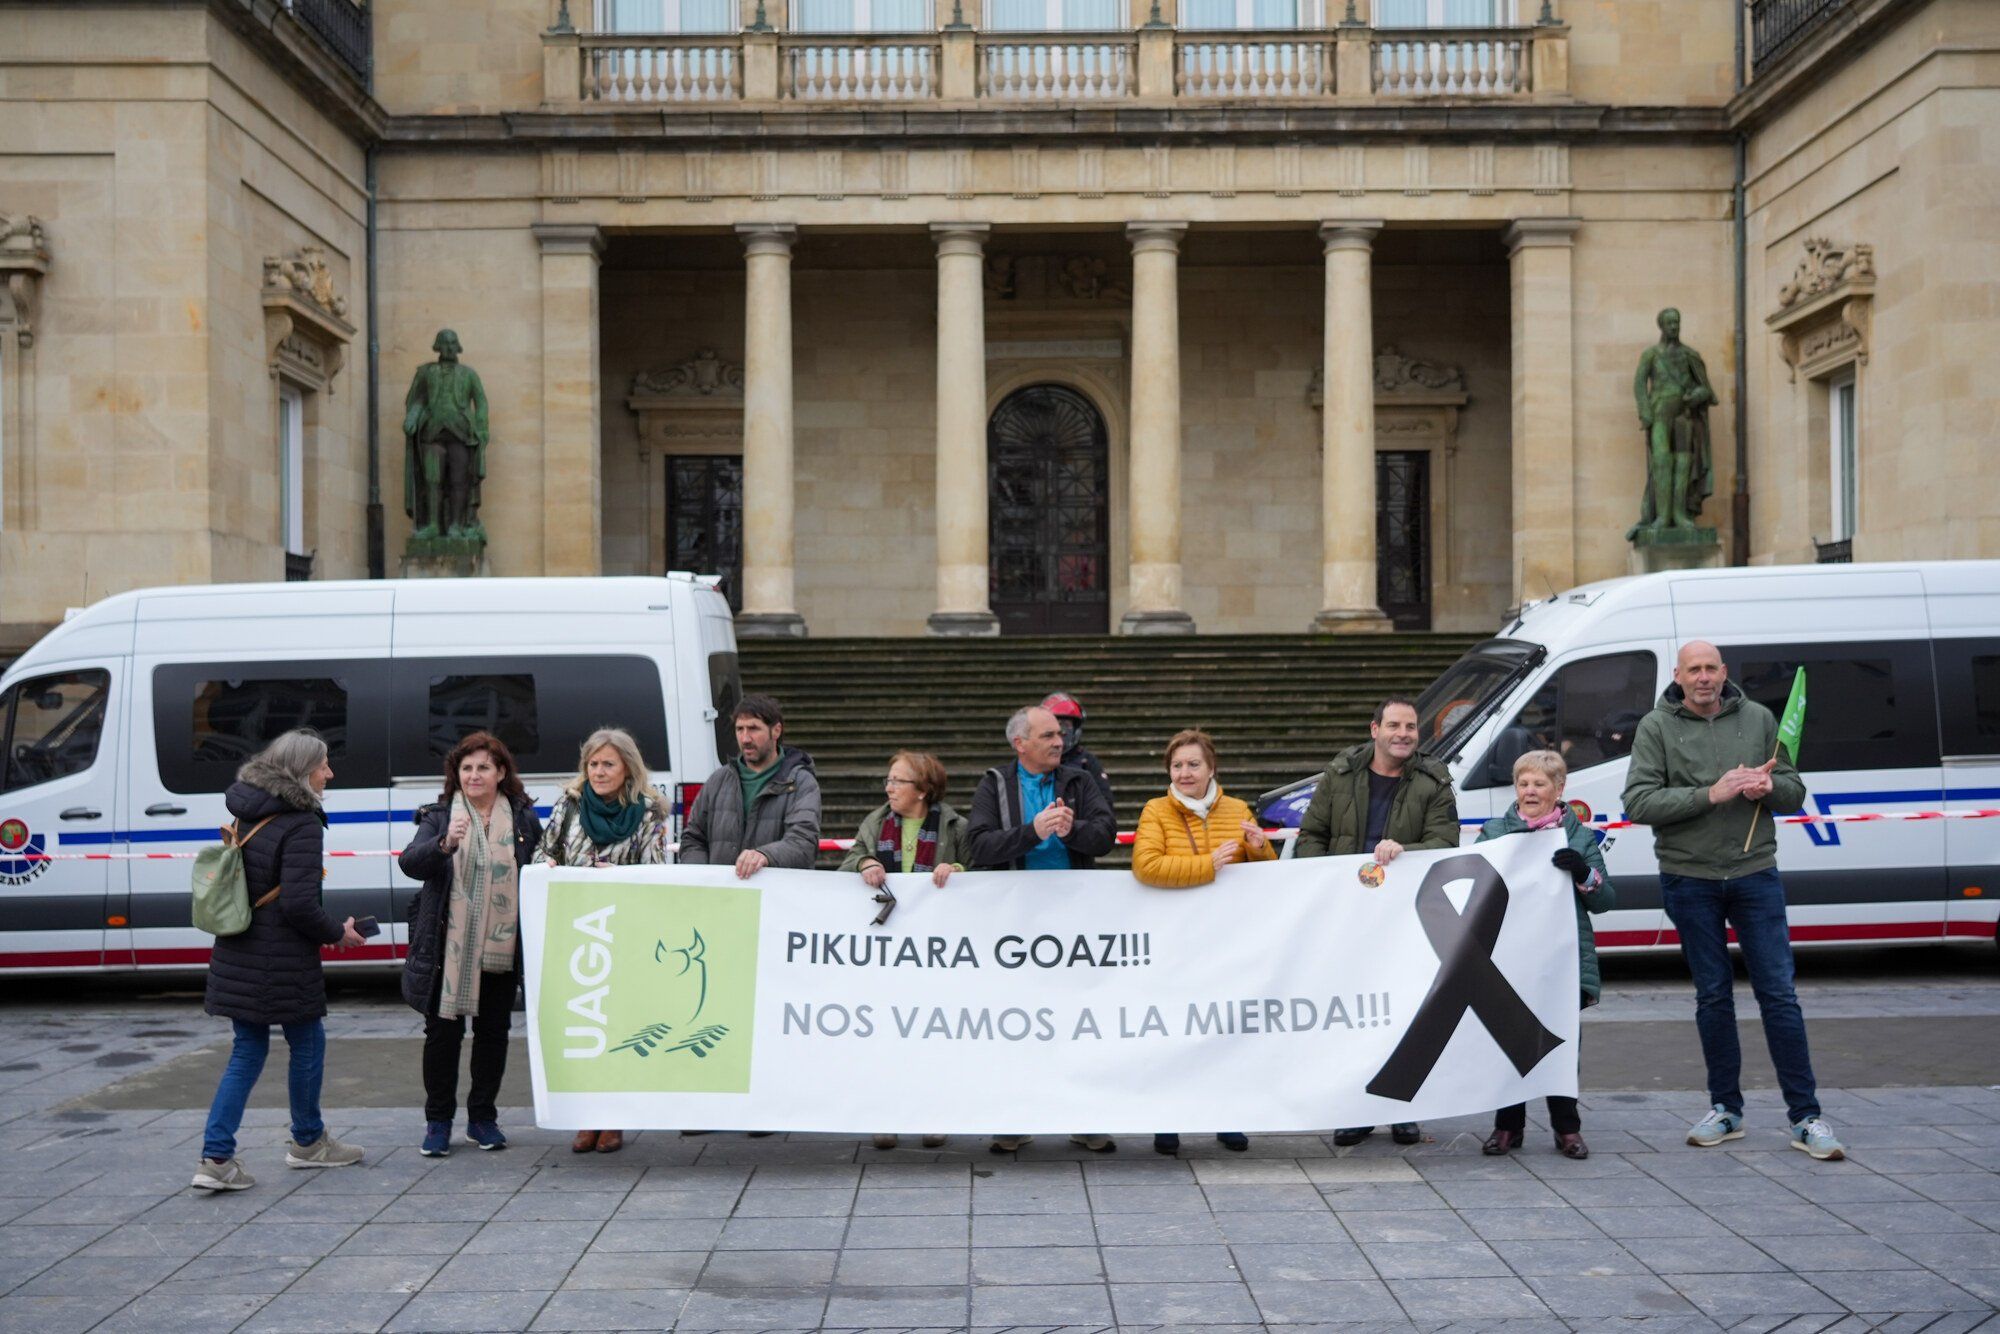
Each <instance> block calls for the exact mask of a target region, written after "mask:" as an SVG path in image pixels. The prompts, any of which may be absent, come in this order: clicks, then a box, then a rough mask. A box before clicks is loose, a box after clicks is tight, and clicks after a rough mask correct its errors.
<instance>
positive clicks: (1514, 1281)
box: [1388, 1276, 1622, 1322]
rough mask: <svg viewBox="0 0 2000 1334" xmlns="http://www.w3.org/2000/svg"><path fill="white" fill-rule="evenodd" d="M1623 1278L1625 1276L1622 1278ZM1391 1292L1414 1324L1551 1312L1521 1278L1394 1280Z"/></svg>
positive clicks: (1390, 1286)
mask: <svg viewBox="0 0 2000 1334" xmlns="http://www.w3.org/2000/svg"><path fill="white" fill-rule="evenodd" d="M1621 1277H1622V1276H1621ZM1388 1282H1389V1291H1390V1292H1391V1293H1393V1294H1394V1295H1395V1298H1396V1300H1397V1301H1399V1302H1401V1303H1402V1304H1403V1310H1404V1312H1405V1313H1407V1314H1408V1315H1409V1317H1410V1319H1412V1320H1416V1321H1420V1322H1421V1321H1426V1320H1470V1319H1478V1320H1500V1319H1519V1318H1526V1317H1532V1316H1546V1315H1548V1314H1549V1308H1548V1307H1547V1305H1545V1304H1544V1303H1543V1301H1542V1299H1541V1298H1540V1297H1538V1296H1536V1295H1535V1291H1534V1289H1532V1288H1530V1287H1529V1286H1528V1284H1527V1281H1526V1280H1524V1279H1518V1278H1392V1279H1390V1280H1389V1281H1388Z"/></svg>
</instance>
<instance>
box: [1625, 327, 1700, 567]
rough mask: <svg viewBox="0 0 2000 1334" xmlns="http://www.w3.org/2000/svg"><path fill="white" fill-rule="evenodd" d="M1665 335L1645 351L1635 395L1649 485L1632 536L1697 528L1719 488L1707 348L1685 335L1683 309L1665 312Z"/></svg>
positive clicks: (1634, 385) (1627, 535) (1627, 537)
mask: <svg viewBox="0 0 2000 1334" xmlns="http://www.w3.org/2000/svg"><path fill="white" fill-rule="evenodd" d="M1657 323H1658V324H1659V326H1660V341H1659V342H1657V343H1655V344H1653V346H1651V347H1649V348H1647V349H1646V350H1645V351H1644V352H1643V353H1641V354H1640V355H1639V370H1638V373H1637V374H1636V375H1634V376H1633V377H1632V396H1633V397H1634V398H1635V399H1637V400H1638V403H1639V425H1640V426H1641V427H1643V428H1644V429H1645V432H1646V490H1645V493H1644V495H1643V496H1642V497H1641V498H1640V501H1639V522H1637V523H1635V524H1633V525H1632V527H1631V528H1630V529H1628V530H1627V531H1626V533H1625V540H1626V541H1628V542H1630V541H1632V540H1634V539H1635V538H1638V537H1639V536H1640V535H1641V534H1643V533H1654V534H1658V533H1660V532H1661V530H1663V529H1683V530H1692V529H1695V528H1697V527H1698V526H1699V525H1697V524H1696V523H1695V518H1696V516H1698V515H1699V514H1700V513H1701V505H1702V502H1703V501H1704V500H1706V499H1707V498H1708V496H1709V494H1710V493H1711V492H1713V491H1714V489H1715V480H1714V474H1713V471H1712V469H1711V468H1710V466H1709V436H1708V409H1709V405H1710V404H1712V403H1714V402H1715V389H1714V387H1713V386H1711V385H1710V384H1709V382H1708V367H1707V366H1705V365H1703V364H1702V360H1701V354H1700V353H1699V352H1697V351H1695V350H1694V349H1693V348H1691V347H1689V346H1688V345H1687V344H1686V343H1683V342H1682V341H1681V313H1680V312H1679V311H1678V310H1675V309H1674V308H1673V307H1671V306H1669V307H1668V308H1667V309H1665V310H1663V311H1661V312H1660V314H1659V318H1658V321H1657Z"/></svg>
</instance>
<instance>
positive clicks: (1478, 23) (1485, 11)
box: [1375, 0, 1519, 28]
mask: <svg viewBox="0 0 2000 1334" xmlns="http://www.w3.org/2000/svg"><path fill="white" fill-rule="evenodd" d="M1518 10H1519V4H1518V0H1375V26H1376V27H1378V28H1500V27H1506V26H1508V25H1511V24H1513V23H1514V22H1516V15H1517V12H1518Z"/></svg>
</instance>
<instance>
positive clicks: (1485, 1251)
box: [1361, 1240, 1513, 1278]
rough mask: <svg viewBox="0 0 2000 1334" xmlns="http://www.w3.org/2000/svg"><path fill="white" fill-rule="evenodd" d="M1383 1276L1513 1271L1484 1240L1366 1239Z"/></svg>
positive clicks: (1365, 1249)
mask: <svg viewBox="0 0 2000 1334" xmlns="http://www.w3.org/2000/svg"><path fill="white" fill-rule="evenodd" d="M1361 1250H1362V1253H1363V1254H1365V1255H1366V1256H1367V1257H1368V1262H1369V1263H1370V1264H1372V1265H1374V1266H1375V1272H1376V1273H1378V1274H1380V1275H1381V1276H1382V1277H1383V1278H1504V1277H1507V1276H1508V1275H1510V1274H1512V1273H1513V1271H1512V1270H1511V1269H1509V1268H1508V1267H1507V1266H1506V1264H1505V1263H1503V1262H1502V1261H1501V1259H1500V1257H1499V1256H1498V1255H1495V1254H1494V1253H1493V1248H1492V1247H1490V1246H1488V1245H1487V1244H1486V1243H1485V1242H1483V1241H1473V1240H1466V1241H1363V1242H1362V1243H1361Z"/></svg>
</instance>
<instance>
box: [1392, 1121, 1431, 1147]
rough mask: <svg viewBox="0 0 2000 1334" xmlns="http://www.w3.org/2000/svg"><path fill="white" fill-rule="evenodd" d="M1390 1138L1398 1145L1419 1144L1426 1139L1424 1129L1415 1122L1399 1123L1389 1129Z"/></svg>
mask: <svg viewBox="0 0 2000 1334" xmlns="http://www.w3.org/2000/svg"><path fill="white" fill-rule="evenodd" d="M1389 1138H1390V1139H1392V1140H1395V1141H1396V1143H1398V1144H1417V1143H1421V1142H1422V1141H1423V1138H1424V1128H1423V1127H1422V1126H1420V1125H1418V1124H1417V1123H1416V1122H1415V1121H1398V1122H1397V1123H1396V1124H1395V1125H1393V1126H1390V1127H1389Z"/></svg>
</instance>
